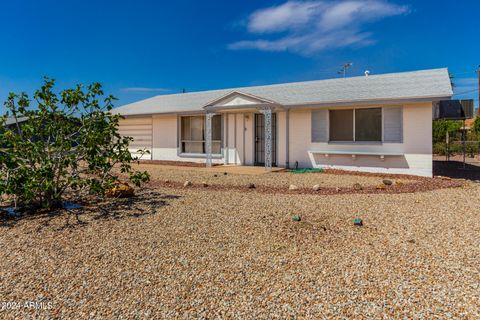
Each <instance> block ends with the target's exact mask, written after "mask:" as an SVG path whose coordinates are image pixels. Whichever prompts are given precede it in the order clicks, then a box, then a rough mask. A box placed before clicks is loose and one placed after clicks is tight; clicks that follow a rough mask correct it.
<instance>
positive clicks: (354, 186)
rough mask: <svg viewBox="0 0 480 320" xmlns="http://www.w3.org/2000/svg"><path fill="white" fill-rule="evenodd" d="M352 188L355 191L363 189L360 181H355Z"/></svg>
mask: <svg viewBox="0 0 480 320" xmlns="http://www.w3.org/2000/svg"><path fill="white" fill-rule="evenodd" d="M353 189H354V190H356V191H360V190H363V187H362V185H361V184H360V183H355V184H354V185H353Z"/></svg>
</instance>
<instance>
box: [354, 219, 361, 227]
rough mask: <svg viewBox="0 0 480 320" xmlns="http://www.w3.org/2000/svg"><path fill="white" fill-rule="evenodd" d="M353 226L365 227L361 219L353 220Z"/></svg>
mask: <svg viewBox="0 0 480 320" xmlns="http://www.w3.org/2000/svg"><path fill="white" fill-rule="evenodd" d="M353 224H354V225H356V226H360V227H361V226H363V220H362V219H360V218H355V219H353Z"/></svg>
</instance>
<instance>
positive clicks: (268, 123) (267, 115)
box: [260, 107, 272, 171]
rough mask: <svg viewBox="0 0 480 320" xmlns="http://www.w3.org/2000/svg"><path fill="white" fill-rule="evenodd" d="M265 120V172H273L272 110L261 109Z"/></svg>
mask: <svg viewBox="0 0 480 320" xmlns="http://www.w3.org/2000/svg"><path fill="white" fill-rule="evenodd" d="M260 112H261V113H263V116H264V119H265V170H267V171H272V109H271V107H264V108H262V109H260Z"/></svg>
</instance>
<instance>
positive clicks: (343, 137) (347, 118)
mask: <svg viewBox="0 0 480 320" xmlns="http://www.w3.org/2000/svg"><path fill="white" fill-rule="evenodd" d="M330 141H353V110H330Z"/></svg>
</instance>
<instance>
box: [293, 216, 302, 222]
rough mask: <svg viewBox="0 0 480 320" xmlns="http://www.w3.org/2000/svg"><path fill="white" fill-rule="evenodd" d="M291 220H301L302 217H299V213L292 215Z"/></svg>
mask: <svg viewBox="0 0 480 320" xmlns="http://www.w3.org/2000/svg"><path fill="white" fill-rule="evenodd" d="M292 220H293V221H301V220H302V218H300V216H299V215H294V216H293V217H292Z"/></svg>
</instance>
